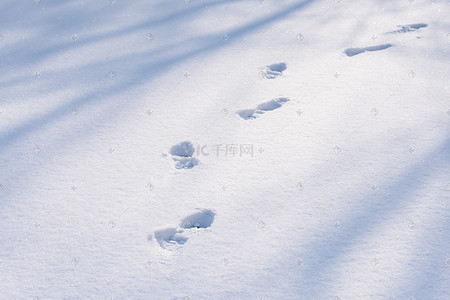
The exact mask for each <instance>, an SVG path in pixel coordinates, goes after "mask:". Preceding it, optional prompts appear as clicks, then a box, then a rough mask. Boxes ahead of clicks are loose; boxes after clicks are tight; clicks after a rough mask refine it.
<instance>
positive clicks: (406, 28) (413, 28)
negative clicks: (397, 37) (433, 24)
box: [385, 23, 428, 34]
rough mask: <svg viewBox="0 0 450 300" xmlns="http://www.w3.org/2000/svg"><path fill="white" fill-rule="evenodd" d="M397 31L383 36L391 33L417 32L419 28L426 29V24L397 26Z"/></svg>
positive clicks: (390, 32)
mask: <svg viewBox="0 0 450 300" xmlns="http://www.w3.org/2000/svg"><path fill="white" fill-rule="evenodd" d="M397 27H398V28H399V29H398V30H394V31H389V32H386V33H385V34H392V33H406V32H411V31H416V30H419V29H420V28H425V27H428V24H425V23H416V24H408V25H398V26H397Z"/></svg>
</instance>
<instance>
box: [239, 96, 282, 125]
mask: <svg viewBox="0 0 450 300" xmlns="http://www.w3.org/2000/svg"><path fill="white" fill-rule="evenodd" d="M288 101H289V99H288V98H276V99H273V100H270V101H268V102H264V103H261V104H259V105H258V106H256V108H254V109H241V110H238V111H236V113H237V114H238V115H239V116H240V117H241V118H242V119H244V120H248V119H256V118H258V117H259V116H260V115H262V114H264V113H266V112H268V111H272V110H275V109H277V108H280V107H282V106H283V105H284V104H285V103H286V102H288Z"/></svg>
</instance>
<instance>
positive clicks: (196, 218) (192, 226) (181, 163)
mask: <svg viewBox="0 0 450 300" xmlns="http://www.w3.org/2000/svg"><path fill="white" fill-rule="evenodd" d="M286 68H287V66H286V64H285V63H276V64H272V65H269V66H266V67H264V70H263V71H261V73H262V74H263V75H262V76H261V77H263V78H265V79H275V78H278V77H280V76H282V73H283V71H284V70H286ZM288 101H289V99H288V98H275V99H272V100H270V101H267V102H263V103H260V104H259V105H257V106H256V107H255V108H251V109H241V110H238V111H236V114H238V115H239V116H240V117H241V118H242V119H244V120H251V119H256V118H258V117H259V116H261V115H263V114H264V113H266V112H269V111H273V110H275V109H278V108H280V107H282V106H283V105H284V104H285V103H286V102H288ZM194 153H195V147H194V144H193V143H192V142H190V141H183V142H180V143H178V144H176V145H173V146H172V147H171V148H170V150H169V154H170V157H171V158H172V160H173V161H174V162H175V168H176V169H192V168H193V167H194V166H196V165H198V164H199V161H198V159H197V158H195V157H193V156H194ZM164 156H166V155H165V154H164ZM214 217H215V212H214V211H213V210H210V209H203V210H201V211H199V212H196V213H194V214H191V215H189V216H187V217H186V218H184V219H183V220H181V222H180V224H179V225H178V226H177V227H173V228H165V229H160V230H157V231H155V232H154V233H153V234H152V235H151V236H150V237H149V239H151V240H154V241H156V242H157V243H158V245H159V246H160V247H161V248H162V249H165V250H169V251H174V250H177V249H179V248H180V247H182V246H183V245H184V244H185V243H186V242H187V241H188V239H189V237H190V236H191V235H192V234H194V233H196V232H199V231H202V230H205V229H206V228H209V227H211V225H212V223H213V222H214Z"/></svg>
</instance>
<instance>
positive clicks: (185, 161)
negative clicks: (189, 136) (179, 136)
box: [170, 141, 199, 169]
mask: <svg viewBox="0 0 450 300" xmlns="http://www.w3.org/2000/svg"><path fill="white" fill-rule="evenodd" d="M194 153H195V148H194V144H192V142H190V141H184V142H181V143H179V144H176V145H174V146H172V148H170V154H171V155H172V159H173V160H174V161H175V168H177V169H192V168H193V167H194V166H196V165H198V163H199V161H198V159H196V158H195V157H192V156H193V155H194Z"/></svg>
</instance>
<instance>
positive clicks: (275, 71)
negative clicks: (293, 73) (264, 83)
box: [260, 63, 287, 79]
mask: <svg viewBox="0 0 450 300" xmlns="http://www.w3.org/2000/svg"><path fill="white" fill-rule="evenodd" d="M286 68H287V66H286V64H285V63H276V64H273V65H270V66H266V67H265V68H264V70H263V71H261V73H260V74H261V77H263V78H267V79H274V78H277V77H279V76H281V74H282V73H283V71H284V70H286Z"/></svg>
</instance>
